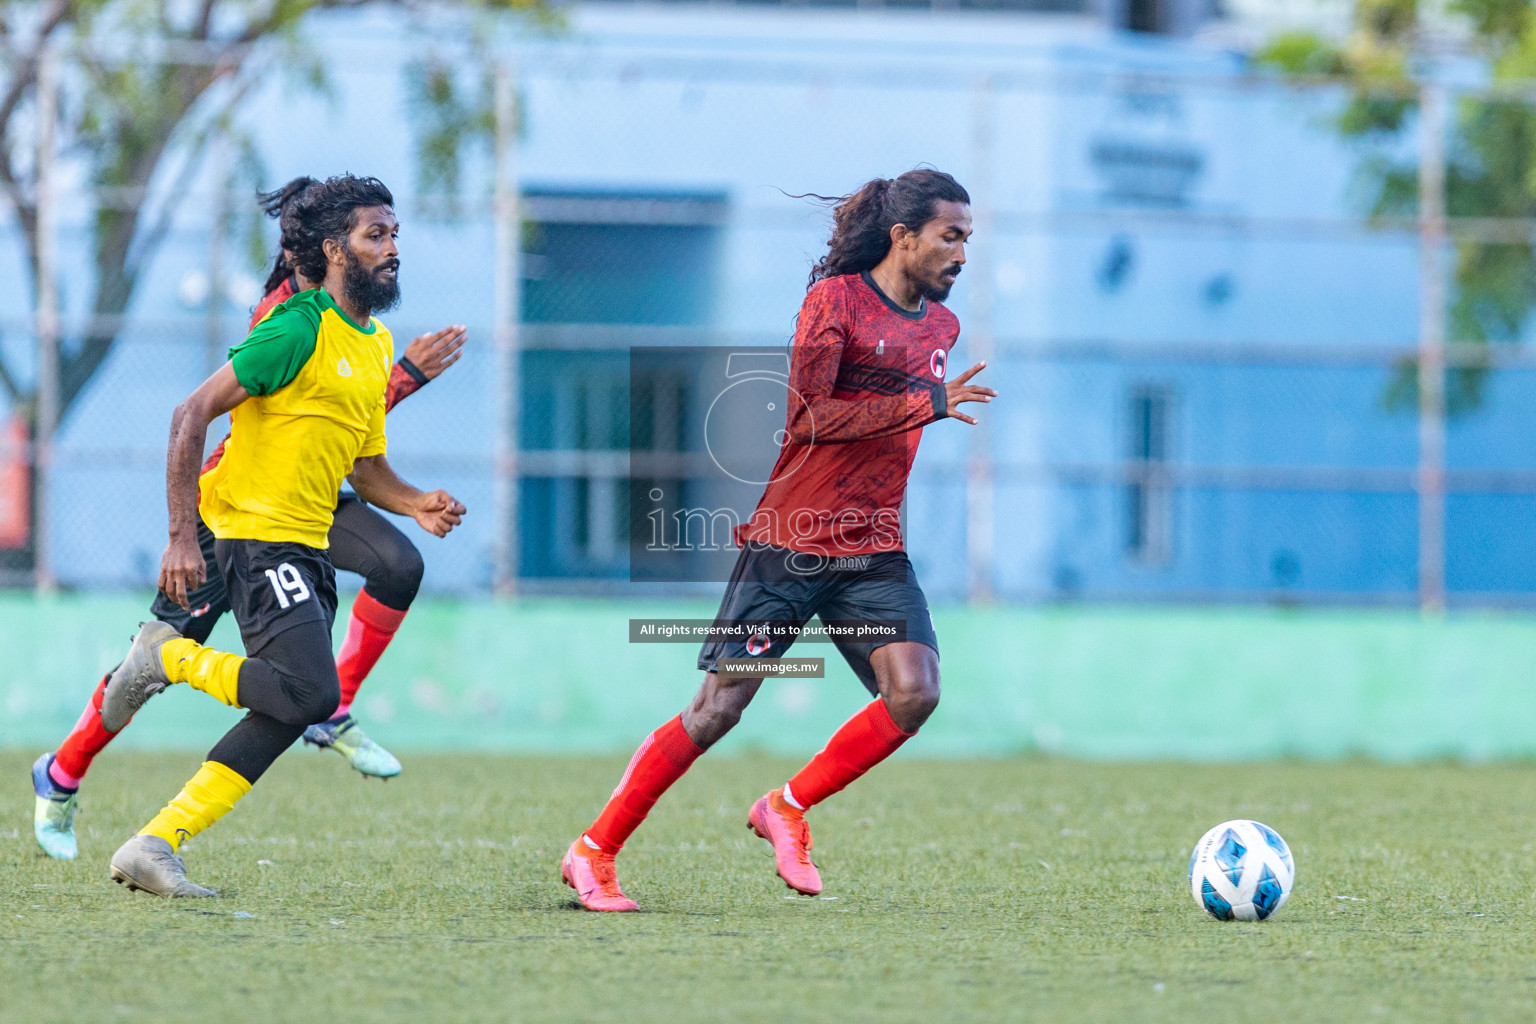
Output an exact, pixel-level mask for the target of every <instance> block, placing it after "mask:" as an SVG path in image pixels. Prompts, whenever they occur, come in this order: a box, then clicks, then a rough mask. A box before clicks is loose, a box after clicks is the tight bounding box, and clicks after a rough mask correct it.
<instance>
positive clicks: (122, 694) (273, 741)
mask: <svg viewBox="0 0 1536 1024" xmlns="http://www.w3.org/2000/svg"><path fill="white" fill-rule="evenodd" d="M393 207H394V199H393V197H392V196H391V195H390V192H389V190H388V189H387V188H385V187H384V185H383V184H382V183H380V182H379V181H378V180H377V179H374V178H357V177H353V176H351V175H342V176H340V177H335V178H330V179H327V180H326V181H324V182H320V183H319V184H316V185H312V186H310V187H309V188H308V189H307V190H305V192H304V194H303V195H302V196H300V197H299V198H298V199H297V201H296V204H295V209H294V216H295V218H296V220H297V222H298V223H297V228H298V230H297V232H296V234H297V237H296V238H294V239H292V241H293V242H294V244H293V245H292V246H289V247H288V248H289V251H290V252H291V253H292V255H293V258H294V265H295V268H296V269H297V270H298V271H299V272H300V273H301V274H303V275H304V276H305V277H306V278H308V279H309V280H311V281H318V282H320V287H318V288H314V289H311V290H308V291H303V292H299V293H298V294H296V295H294V296H293V297H292V298H290V299H288V300H287V301H286V302H284V303H282V304H281V305H280V306H278V307H277V308H275V309H274V310H272V312H271V313H270V315H268V316H267V317H266V319H264V320H262V321H261V323H259V324H257V325H256V327H255V328H254V329H253V330H252V331H251V333H250V334H249V335H248V336H247V337H246V339H245V341H243V342H241V343H240V344H239V345H236V346H235V347H234V348H233V349H231V350H230V359H229V362H227V363H225V364H224V365H223V366H222V367H220V368H219V370H218V371H217V372H215V373H214V374H213V376H211V377H209V378H208V380H206V381H204V382H203V384H202V385H200V386H199V387H198V388H197V390H196V391H194V392H193V393H192V394H191V395H190V396H189V397H188V398H187V399H186V400H185V401H184V402H182V403H181V405H179V406H177V408H176V411H175V413H174V414H173V416H172V418H171V436H170V443H169V450H168V453H167V457H166V503H167V506H168V508H169V511H170V541H169V543H168V544H167V545H166V549H165V555H164V557H163V558H162V560H161V564H160V589H161V590H162V591H163V592H164V593H165V594H166V595H167V596H169V597H170V598H171V599H172V600H174V601H175V602H176V603H177V604H178V605H180V606H181V607H183V608H189V606H190V604H191V598H190V595H191V594H192V593H194V592H196V590H197V589H198V588H199V587H200V586H202V585H203V584H204V583H205V582H206V570H205V568H204V559H203V551H202V546H201V544H200V543H199V540H198V530H197V523H198V518H199V513H201V518H202V521H203V522H204V523H205V524H206V525H207V527H208V529H209V530H210V531H211V532H212V534H213V536H214V538H215V541H214V556H215V558H216V559H217V561H218V566H219V570H220V572H221V573H222V574H223V577H224V585H225V587H226V589H227V591H228V594H229V606H230V610H231V611H233V612H234V615H235V621H236V622H237V623H238V624H239V626H240V634H241V638H242V640H243V641H244V644H245V649H246V652H247V655H248V656H246V657H241V656H240V655H237V654H230V653H226V652H224V651H219V650H216V649H214V648H211V647H206V646H203V645H202V644H199V643H198V642H197V641H195V640H192V639H189V638H187V637H184V636H182V635H181V634H180V633H179V632H177V630H176V628H175V627H174V626H172V625H170V624H169V623H166V622H162V621H160V620H158V619H156V620H152V621H150V622H147V623H145V624H144V626H143V627H142V628H141V629H140V631H139V633H138V635H137V636H136V637H135V638H134V641H133V645H132V646H131V647H130V648H129V650H128V654H127V656H126V657H125V658H124V659H123V663H122V664H121V665H119V666H118V667H117V669H116V670H114V671H113V673H112V675H111V677H110V678H109V679H108V681H107V688H106V692H105V693H104V694H103V695H102V702H101V722H102V725H103V726H104V727H105V728H106V729H108V730H109V731H117V730H119V729H121V728H122V727H123V725H125V724H126V723H127V722H128V719H129V718H130V717H132V715H133V713H134V712H135V711H137V710H138V709H139V708H140V707H141V706H142V705H143V704H144V702H145V701H146V700H148V699H149V698H150V697H151V696H153V695H154V694H156V693H158V692H160V691H161V690H163V689H165V687H167V686H169V685H172V684H175V683H187V684H189V685H190V686H192V688H193V689H197V690H202V691H203V692H204V693H207V694H208V695H209V696H211V697H213V698H214V699H216V700H218V701H221V702H222V703H224V704H228V705H230V706H232V707H238V708H244V709H246V712H247V713H246V715H245V717H244V718H242V719H241V720H240V721H239V722H238V723H236V725H235V726H234V728H232V729H230V731H229V732H228V733H227V734H225V736H224V738H223V739H221V740H220V741H219V742H218V743H217V744H216V745H215V746H214V748H213V750H212V751H210V752H209V754H208V759H207V760H206V761H204V762H203V766H202V768H201V769H199V770H198V772H197V774H196V775H194V776H193V777H192V779H191V780H190V781H189V782H188V783H187V784H186V786H185V787H184V788H183V789H182V791H181V792H180V793H179V794H177V795H176V796H175V797H174V798H173V799H172V800H171V801H170V803H168V804H166V806H165V807H164V809H162V810H161V811H160V813H159V814H157V815H155V816H154V818H153V819H151V820H150V822H149V823H148V824H147V825H145V826H144V828H143V829H141V830H140V832H139V834H138V835H136V836H134V837H133V838H131V839H129V840H128V841H127V842H126V843H124V844H123V845H122V846H121V847H119V848H118V850H117V852H116V853H115V854H113V855H112V861H111V875H112V878H113V879H114V880H115V881H117V882H120V883H123V884H126V885H127V886H128V887H129V888H130V889H142V890H145V891H147V892H150V893H153V894H155V895H159V896H208V895H212V893H210V891H209V890H207V889H204V888H202V887H201V886H198V885H194V884H192V883H191V882H189V881H188V880H187V877H186V866H185V864H184V863H183V861H182V859H181V857H179V856H178V855H177V852H176V851H177V849H178V848H179V847H180V846H181V844H182V843H184V842H185V841H186V840H187V839H189V838H191V837H192V836H195V835H197V834H198V833H200V832H201V831H203V830H204V829H206V828H207V827H208V826H210V825H212V824H213V823H214V822H215V821H217V820H218V819H219V818H221V817H222V816H223V815H225V814H227V813H228V812H229V811H230V809H231V808H232V807H233V806H234V805H235V803H236V802H237V801H239V800H240V799H241V798H242V797H243V796H245V794H246V793H248V792H250V789H251V786H252V784H254V783H255V782H256V781H257V780H258V779H260V778H261V775H262V773H263V772H265V771H266V770H267V768H268V767H269V766H270V765H271V764H272V762H273V761H275V760H276V759H277V758H278V756H279V755H281V754H282V752H283V751H284V750H286V749H288V747H290V746H291V745H292V744H293V742H294V740H296V739H298V738H299V736H300V735H302V734H303V732H304V730H305V729H306V728H308V727H309V726H311V725H314V724H316V723H320V722H324V721H326V720H327V719H329V718H330V717H331V715H332V714H333V713H334V712H335V710H336V706H337V704H338V703H339V701H340V699H341V686H340V681H339V680H338V678H337V672H336V661H335V658H334V657H333V656H332V654H331V626H332V624H333V621H334V619H335V615H336V574H335V570H334V568H333V567H332V565H331V560H330V557H329V555H328V553H327V551H326V547H327V544H328V535H329V533H330V529H331V521H332V513H333V511H334V510H335V508H336V494H337V491H338V490H339V488H340V487H341V483H342V481H343V479H346V480H350V482H351V483H352V486H353V487H354V488H355V489H356V491H357V494H358V496H359V497H360V498H362V499H363V500H365V501H367V502H369V503H371V504H373V505H377V506H378V507H379V508H382V509H384V510H386V511H389V512H394V513H397V514H401V515H409V516H411V517H413V518H414V519H415V520H416V521H417V522H418V523H419V524H420V525H421V526H422V527H423V528H424V529H426V530H427V531H428V532H430V533H432V534H434V535H435V536H438V537H442V536H445V535H446V534H447V533H448V532H449V531H450V530H452V529H453V528H454V527H455V526H456V525H458V523H459V522H460V521H461V517H462V516H463V514H464V506H463V505H461V504H460V503H459V502H458V501H456V500H455V499H454V498H453V497H452V496H451V495H449V494H448V493H447V492H445V491H432V492H422V491H419V490H417V489H416V488H415V487H412V486H411V485H410V484H408V483H406V482H405V481H403V480H401V479H400V478H399V477H398V476H397V475H396V474H395V472H394V470H393V469H392V468H391V467H390V465H389V462H388V460H387V459H386V457H385V450H386V447H387V445H386V442H385V431H384V409H385V393H386V390H387V388H388V384H389V375H390V365H391V359H392V356H393V343H392V340H391V338H390V334H389V331H388V330H387V329H385V327H384V325H383V324H381V323H380V322H379V321H378V320H377V319H375V318H374V317H373V315H372V314H373V313H374V312H381V311H384V310H388V309H390V308H393V306H394V305H395V304H396V303H397V302H398V301H399V295H400V289H399V283H398V273H399V265H400V260H399V250H398V248H397V246H396V234H397V232H398V224H397V222H396V220H395V214H394V210H393ZM226 412H228V413H230V434H229V439H228V441H227V443H226V445H225V450H224V457H223V458H222V459H221V460H220V461H219V464H218V465H217V466H216V467H214V469H213V470H212V471H211V472H208V473H203V474H201V477H199V465H200V462H201V460H202V452H203V444H204V440H205V438H206V436H207V431H208V424H209V423H211V422H213V420H214V419H215V418H217V417H218V416H220V415H222V414H223V413H226Z"/></svg>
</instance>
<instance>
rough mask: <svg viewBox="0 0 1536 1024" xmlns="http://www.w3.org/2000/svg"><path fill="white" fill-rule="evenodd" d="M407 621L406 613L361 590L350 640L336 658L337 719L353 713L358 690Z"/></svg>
mask: <svg viewBox="0 0 1536 1024" xmlns="http://www.w3.org/2000/svg"><path fill="white" fill-rule="evenodd" d="M404 618H405V612H402V611H399V610H397V609H394V608H391V607H389V605H387V604H380V603H379V602H378V601H377V600H376V599H375V598H373V597H371V596H370V595H369V593H368V591H366V590H360V591H358V594H357V600H356V601H353V602H352V615H351V617H350V618H348V620H347V638H346V640H344V641H342V644H341V653H340V654H338V655H336V674H337V675H338V676H340V677H341V704H340V705H339V706H338V707H337V708H336V717H340V716H341V715H344V714H346V713H347V712H348V711H349V710H351V708H352V698H354V697H356V696H357V688H358V687H359V686H362V685H363V680H364V679H367V678H368V673H369V672H372V671H373V666H375V665H377V664H378V663H379V656H380V655H382V654H383V653H384V648H386V647H388V646H389V642H390V641H391V640H393V639H394V638H395V630H397V629H399V628H400V621H401V620H402V619H404Z"/></svg>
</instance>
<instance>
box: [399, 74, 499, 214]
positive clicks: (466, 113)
mask: <svg viewBox="0 0 1536 1024" xmlns="http://www.w3.org/2000/svg"><path fill="white" fill-rule="evenodd" d="M475 70H476V71H477V72H478V73H476V74H474V75H473V76H472V77H474V78H475V79H476V81H475V82H474V85H473V91H468V90H466V88H465V87H464V85H463V84H462V83H461V82H460V81H459V76H458V74H457V73H456V70H455V68H454V66H453V64H452V63H451V62H449V61H448V60H446V59H443V58H442V57H439V56H436V55H432V56H428V57H424V58H421V59H419V60H415V61H412V62H411V63H410V64H409V65H407V67H406V69H405V74H406V82H407V89H408V91H407V95H408V97H409V102H410V104H411V111H412V113H413V115H414V116H415V117H416V120H417V123H418V124H420V125H422V126H423V128H422V130H421V131H420V133H419V136H418V140H417V147H416V167H417V170H416V185H417V189H418V191H419V192H420V193H421V194H423V195H437V196H441V197H443V198H445V199H446V200H447V202H448V204H449V213H450V214H452V213H456V211H457V201H458V197H459V193H460V181H461V176H462V167H463V163H464V158H465V156H466V155H467V153H468V152H469V151H470V150H471V149H472V148H474V147H484V148H487V149H488V148H489V145H490V143H491V142H492V141H493V139H494V137H495V133H496V111H495V107H494V101H495V98H494V90H495V81H494V78H493V76H492V74H491V72H490V71H489V69H487V68H484V67H480V68H477V69H475ZM466 93H468V94H467V95H466Z"/></svg>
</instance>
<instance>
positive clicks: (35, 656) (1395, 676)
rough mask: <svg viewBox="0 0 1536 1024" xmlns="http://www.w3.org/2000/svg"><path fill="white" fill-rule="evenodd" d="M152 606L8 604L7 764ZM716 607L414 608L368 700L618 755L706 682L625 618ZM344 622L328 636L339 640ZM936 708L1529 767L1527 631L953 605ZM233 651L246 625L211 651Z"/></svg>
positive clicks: (508, 746)
mask: <svg viewBox="0 0 1536 1024" xmlns="http://www.w3.org/2000/svg"><path fill="white" fill-rule="evenodd" d="M148 604H149V599H148V597H147V596H123V595H61V596H58V597H53V598H33V597H30V596H25V595H6V596H0V643H3V649H4V651H5V655H6V657H5V662H6V665H5V670H4V672H3V673H0V746H4V747H12V748H22V749H27V750H34V749H35V750H39V751H41V750H46V749H52V748H53V747H54V746H56V745H57V744H58V742H59V740H60V739H62V738H63V736H64V735H65V734H66V733H67V732H68V730H69V728H70V726H71V725H72V724H73V723H74V721H75V718H76V716H78V715H79V713H80V710H81V708H82V707H83V706H84V703H85V700H86V699H87V697H88V696H89V694H90V692H91V689H92V687H93V686H94V684H95V682H96V681H97V680H98V679H99V678H100V677H101V675H102V673H103V672H105V671H106V670H107V669H109V668H111V666H112V665H113V664H115V663H116V661H117V659H118V658H119V657H120V656H121V654H122V652H123V651H124V650H125V649H126V647H127V642H128V640H129V638H130V637H131V635H132V633H133V630H134V628H135V624H136V623H137V622H139V621H140V620H141V619H142V618H144V617H145V616H146V614H147V613H146V611H145V609H146V608H147V607H148ZM713 612H714V605H713V604H712V603H697V602H687V601H600V600H573V599H545V598H539V599H534V598H525V599H518V600H510V601H493V600H490V599H486V600H466V601H453V600H443V599H434V600H428V599H423V600H421V601H419V602H418V603H417V606H416V607H415V608H414V609H413V610H412V611H411V613H410V615H409V616H408V617H407V618H406V620H405V623H404V625H403V626H402V627H401V630H400V633H399V634H398V636H397V637H396V639H395V641H394V643H393V644H392V645H391V646H390V648H389V650H388V651H387V652H386V653H385V655H384V658H383V660H382V661H381V662H380V663H379V665H378V667H377V668H376V669H375V670H374V673H373V675H372V676H371V677H370V678H369V679H368V681H367V682H366V683H365V684H364V686H363V689H362V692H361V693H360V694H359V697H358V701H357V704H356V706H355V711H356V714H357V715H358V717H359V719H360V720H361V721H362V722H363V723H364V725H365V726H366V727H367V728H368V730H369V732H370V733H371V734H372V735H373V736H374V737H375V738H376V739H378V740H379V741H380V742H382V743H384V744H385V745H386V746H388V747H390V748H392V749H396V750H400V751H413V750H435V751H456V750H473V751H497V752H610V753H628V752H629V751H631V750H633V748H634V747H635V745H636V744H637V743H638V742H639V741H640V739H641V738H642V737H644V736H645V734H646V733H647V732H648V731H650V730H651V729H653V728H654V727H655V726H657V725H659V724H660V723H661V722H662V721H664V720H665V719H667V718H669V717H671V716H672V715H675V714H677V713H678V711H680V710H681V709H682V707H683V706H684V704H685V703H687V701H688V699H689V698H690V697H691V696H692V694H693V692H694V690H695V689H696V687H697V686H698V683H699V678H700V673H699V672H698V670H697V669H696V668H695V667H694V664H695V657H696V654H697V650H698V648H697V644H696V643H693V642H685V643H654V642H650V643H634V642H631V624H630V620H631V619H647V620H655V619H661V618H676V619H679V620H681V619H707V618H709V616H710V615H712V614H713ZM345 617H346V608H345V607H343V608H342V611H341V613H340V616H339V618H338V623H337V630H336V642H337V644H338V646H339V644H340V642H341V639H342V635H343V633H344V631H345V626H344V623H345ZM934 620H935V623H936V625H937V627H938V635H939V642H940V645H941V648H942V658H941V661H942V666H943V680H944V684H943V685H944V697H943V700H942V702H941V703H940V705H939V709H938V711H937V712H936V713H935V714H934V717H933V718H932V719H931V720H930V721H929V723H928V725H927V726H926V727H925V728H924V729H923V732H922V735H921V737H920V738H919V739H918V740H916V741H915V742H913V743H910V744H908V745H907V747H906V748H904V751H903V754H904V755H905V756H944V757H960V756H970V755H1006V754H1013V753H1018V752H1024V751H1042V752H1046V753H1053V754H1064V755H1068V756H1072V757H1079V758H1092V759H1176V760H1203V761H1212V760H1254V759H1261V758H1275V757H1300V758H1343V757H1351V756H1366V757H1372V758H1379V759H1383V760H1388V761H1406V760H1420V759H1426V758H1440V757H1451V758H1463V759H1469V760H1486V759H1493V758H1510V757H1530V756H1536V617H1532V616H1528V615H1516V614H1495V613H1460V614H1448V615H1445V616H1443V617H1439V618H1421V617H1420V616H1419V615H1417V614H1416V613H1411V612H1384V611H1359V610H1347V611H1339V610H1328V611H1314V610H1285V609H1263V608H1230V609H1190V608H1119V607H1065V608H1063V607H1055V608H1036V607H1030V608H1009V607H998V608H984V609H977V608H960V607H956V608H947V609H945V608H940V609H938V610H936V611H935V613H934ZM211 642H212V643H214V644H215V645H217V646H220V647H222V648H224V649H226V650H235V651H238V650H240V646H239V637H238V634H237V632H236V631H235V629H234V626H233V623H232V622H229V621H227V620H226V621H225V622H223V623H221V624H220V625H219V628H218V630H217V631H216V632H215V633H214V636H213V639H212V641H211ZM793 656H794V657H797V658H825V659H826V671H825V677H824V678H808V677H805V676H796V677H794V678H778V679H769V680H768V681H767V682H765V683H764V684H763V689H762V691H761V692H760V693H759V695H758V698H757V701H756V703H754V705H753V706H752V708H751V709H750V710H749V711H748V712H747V714H746V716H745V717H744V718H743V720H742V723H741V725H740V726H738V727H737V729H736V731H735V732H733V733H732V734H731V735H730V736H729V737H728V738H727V739H726V740H725V741H724V742H723V743H722V744H721V747H720V749H721V750H724V751H747V750H761V751H771V752H778V753H789V754H806V753H810V752H812V751H814V750H816V749H817V748H818V747H820V745H821V744H822V743H823V742H824V741H825V740H826V738H827V736H828V735H830V734H831V732H832V730H833V729H835V728H836V727H837V726H838V724H839V723H841V722H842V721H843V720H844V719H845V718H847V717H848V716H849V715H850V714H852V713H853V712H854V711H856V710H857V709H858V708H859V707H860V706H861V705H862V704H863V703H864V702H865V701H866V700H868V696H867V695H866V693H865V691H864V690H863V688H862V687H861V686H860V685H859V683H858V682H857V681H856V680H855V678H854V676H853V674H852V673H851V672H850V671H849V670H848V668H847V666H846V665H844V664H843V663H842V661H841V659H840V658H839V656H838V654H837V651H836V649H835V648H834V647H832V646H831V645H829V644H826V643H817V644H812V643H803V644H798V645H796V647H795V648H794V649H793ZM238 714H239V712H237V711H235V710H233V709H230V708H226V707H224V706H222V705H220V704H217V703H216V702H214V701H213V700H212V699H211V698H209V697H207V696H206V695H204V694H201V693H198V692H196V691H194V690H192V689H190V688H188V687H185V686H175V687H172V688H171V689H170V690H168V691H167V692H166V693H164V694H162V695H160V696H158V697H156V698H154V699H153V700H152V701H151V702H150V703H149V705H147V706H146V707H145V709H144V710H143V711H142V712H141V713H140V714H139V716H138V718H136V719H135V720H134V722H133V724H132V725H131V726H129V728H128V729H127V731H126V733H125V735H124V737H123V738H122V739H121V740H120V741H119V742H120V743H121V744H122V745H123V746H124V747H136V748H141V749H142V748H159V749H178V750H188V749H190V750H201V749H206V748H207V747H210V746H212V745H213V742H214V741H215V740H216V739H217V738H218V736H219V735H220V734H221V733H222V732H223V730H224V729H226V728H227V727H228V726H229V725H231V724H232V723H233V722H234V721H235V719H236V717H237V716H238Z"/></svg>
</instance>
